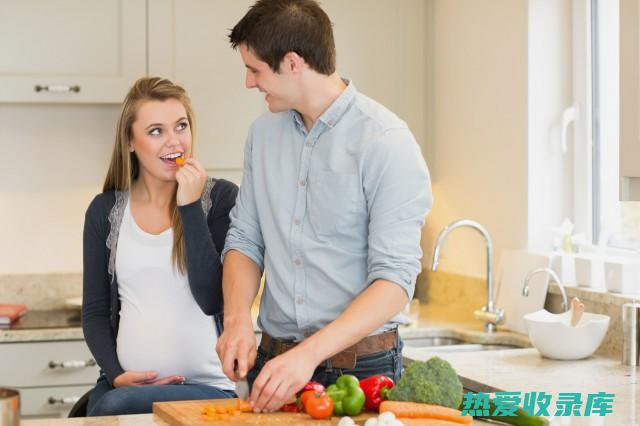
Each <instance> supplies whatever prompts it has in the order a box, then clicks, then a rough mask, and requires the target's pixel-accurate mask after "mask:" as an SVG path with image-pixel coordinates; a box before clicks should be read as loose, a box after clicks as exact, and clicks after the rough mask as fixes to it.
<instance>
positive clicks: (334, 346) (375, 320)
mask: <svg viewBox="0 0 640 426" xmlns="http://www.w3.org/2000/svg"><path fill="white" fill-rule="evenodd" d="M225 300H226V299H225ZM408 301H409V299H408V297H407V293H406V292H405V291H404V289H403V288H402V287H400V286H398V285H397V284H394V283H392V282H389V281H386V280H381V279H380V280H376V281H375V282H373V284H371V285H370V286H369V288H367V289H366V290H365V291H364V292H363V293H362V294H361V295H360V296H358V297H357V298H356V299H355V300H354V301H353V302H352V303H351V304H350V305H349V307H348V308H347V309H346V310H345V311H344V312H343V313H342V314H341V315H340V316H339V317H338V318H336V319H335V320H334V321H333V322H331V323H330V324H329V325H327V326H326V327H324V328H323V329H321V330H320V331H318V332H317V333H315V334H314V335H313V336H311V337H310V338H308V339H306V340H305V341H304V342H303V343H301V344H300V345H299V348H300V349H301V350H305V351H307V353H309V354H313V356H316V357H317V362H318V364H319V363H321V362H322V361H324V360H325V359H327V358H330V357H332V356H333V355H335V354H337V353H338V352H340V351H342V350H344V349H346V348H348V347H349V346H351V345H353V344H355V343H356V342H359V341H360V340H362V339H363V338H364V337H366V336H368V335H369V333H371V332H372V331H374V330H376V329H378V328H380V327H381V326H383V325H384V324H385V323H386V322H387V321H389V319H390V318H392V317H393V316H394V315H396V314H397V313H398V312H400V311H401V310H402V309H403V308H404V307H405V305H406V304H407V303H408Z"/></svg>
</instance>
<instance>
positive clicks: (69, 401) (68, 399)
mask: <svg viewBox="0 0 640 426" xmlns="http://www.w3.org/2000/svg"><path fill="white" fill-rule="evenodd" d="M79 400H80V397H79V396H64V397H62V398H55V397H53V396H50V397H49V399H48V400H47V401H48V402H49V405H56V404H60V405H73V404H75V403H76V402H78V401H79Z"/></svg>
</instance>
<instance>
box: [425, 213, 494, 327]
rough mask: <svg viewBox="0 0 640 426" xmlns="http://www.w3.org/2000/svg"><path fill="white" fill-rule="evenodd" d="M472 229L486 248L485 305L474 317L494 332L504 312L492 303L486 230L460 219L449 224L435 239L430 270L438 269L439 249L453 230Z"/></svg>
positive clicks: (490, 255)
mask: <svg viewBox="0 0 640 426" xmlns="http://www.w3.org/2000/svg"><path fill="white" fill-rule="evenodd" d="M463 227H467V228H472V229H475V230H476V231H478V232H479V233H480V234H481V235H482V236H483V237H484V240H485V244H486V248H487V304H486V305H485V306H484V307H483V308H482V309H481V310H477V311H476V312H475V315H476V317H477V318H479V319H483V320H484V321H486V323H485V330H486V331H487V332H493V331H495V330H496V325H497V324H500V323H502V321H504V310H502V309H499V308H496V307H495V303H494V294H493V241H492V240H491V236H490V235H489V232H488V231H487V230H486V228H485V227H484V226H482V225H480V224H479V223H478V222H476V221H473V220H469V219H462V220H457V221H455V222H452V223H450V224H449V225H447V226H445V227H444V229H443V230H442V231H440V234H439V235H438V238H437V239H436V244H435V247H434V250H433V259H432V262H431V270H432V271H434V272H435V271H436V270H437V269H438V264H439V259H440V248H441V247H442V245H443V244H444V241H445V240H446V238H447V236H448V235H449V234H450V233H451V232H452V231H453V230H454V229H458V228H463Z"/></svg>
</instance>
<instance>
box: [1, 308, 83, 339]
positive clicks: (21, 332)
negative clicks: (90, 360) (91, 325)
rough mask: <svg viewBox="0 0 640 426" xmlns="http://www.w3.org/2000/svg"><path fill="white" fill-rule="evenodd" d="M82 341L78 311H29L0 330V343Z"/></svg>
mask: <svg viewBox="0 0 640 426" xmlns="http://www.w3.org/2000/svg"><path fill="white" fill-rule="evenodd" d="M82 339H84V335H83V334H82V327H81V325H80V310H79V309H57V310H30V311H28V312H27V313H26V314H25V315H24V316H23V317H22V318H20V319H19V320H18V321H16V322H15V323H13V324H11V326H10V327H9V328H0V343H9V342H38V341H50V340H82Z"/></svg>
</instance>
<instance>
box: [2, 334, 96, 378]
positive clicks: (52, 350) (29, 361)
mask: <svg viewBox="0 0 640 426" xmlns="http://www.w3.org/2000/svg"><path fill="white" fill-rule="evenodd" d="M98 371H99V368H98V366H97V365H95V361H94V360H93V356H92V355H91V353H90V352H89V348H88V347H87V345H86V344H85V342H84V341H83V340H74V341H56V342H26V343H2V344H0V385H3V386H10V387H18V388H21V387H30V386H40V387H43V386H63V385H84V384H86V385H93V384H95V382H96V380H97V379H98Z"/></svg>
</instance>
